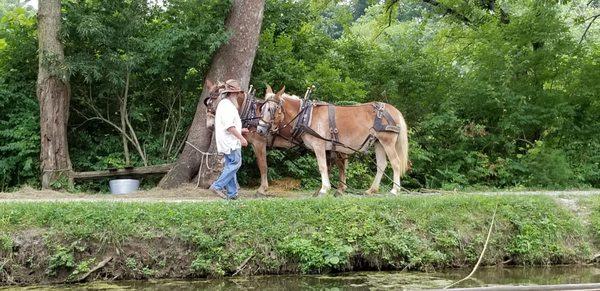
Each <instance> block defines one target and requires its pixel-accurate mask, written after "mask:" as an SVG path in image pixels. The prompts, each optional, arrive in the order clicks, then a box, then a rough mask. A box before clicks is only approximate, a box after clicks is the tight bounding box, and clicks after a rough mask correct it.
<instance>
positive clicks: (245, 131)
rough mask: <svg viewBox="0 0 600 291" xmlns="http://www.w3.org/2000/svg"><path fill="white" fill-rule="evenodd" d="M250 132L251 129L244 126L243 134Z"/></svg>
mask: <svg viewBox="0 0 600 291" xmlns="http://www.w3.org/2000/svg"><path fill="white" fill-rule="evenodd" d="M249 132H250V130H248V129H247V128H242V134H248V133H249Z"/></svg>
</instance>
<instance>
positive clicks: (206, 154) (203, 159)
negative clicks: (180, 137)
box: [185, 140, 219, 187]
mask: <svg viewBox="0 0 600 291" xmlns="http://www.w3.org/2000/svg"><path fill="white" fill-rule="evenodd" d="M185 143H186V144H188V145H189V146H191V147H192V148H193V149H195V150H196V151H197V152H199V153H200V154H201V155H202V157H200V167H198V175H197V177H198V179H197V182H196V187H200V176H201V175H202V163H205V164H206V169H208V170H212V168H211V167H210V165H209V164H208V157H209V156H217V155H219V154H218V153H216V152H215V153H209V152H203V151H201V150H200V149H199V148H197V147H196V146H194V145H193V144H192V143H190V142H189V141H187V140H186V141H185Z"/></svg>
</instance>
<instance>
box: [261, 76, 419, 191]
mask: <svg viewBox="0 0 600 291" xmlns="http://www.w3.org/2000/svg"><path fill="white" fill-rule="evenodd" d="M268 91H269V92H267V94H266V96H265V104H264V105H263V108H262V112H263V116H262V119H261V120H260V122H259V125H258V129H257V131H258V132H259V133H261V134H268V133H270V132H277V133H278V134H279V135H281V136H284V137H287V138H295V139H296V140H297V141H299V142H301V143H303V144H304V146H306V147H307V148H309V149H312V150H313V151H314V152H315V156H316V158H317V162H318V164H319V172H320V173H321V182H322V183H321V189H320V190H319V193H320V194H325V193H327V192H328V191H329V190H330V189H331V184H330V182H329V176H328V173H327V163H326V154H325V153H326V151H332V150H333V151H336V152H340V153H343V154H347V155H348V154H353V153H355V152H357V151H364V150H366V149H367V148H368V147H369V146H370V145H369V144H370V143H371V142H373V143H374V144H375V156H376V159H377V174H376V175H375V179H374V180H373V184H372V185H371V187H370V188H369V190H367V194H373V193H376V192H378V191H379V185H380V183H381V178H382V176H383V174H384V171H385V168H386V167H387V161H388V160H389V161H390V163H391V165H392V169H393V171H394V175H393V180H394V186H393V188H392V190H391V193H392V194H397V193H398V190H399V189H400V177H401V176H402V175H404V173H405V172H406V171H407V169H408V166H409V165H408V131H407V126H406V122H405V121H404V117H403V116H402V113H400V111H399V110H398V109H396V108H395V107H394V106H392V105H389V104H385V103H380V102H377V103H365V104H358V105H354V106H333V105H330V104H326V103H317V104H314V105H312V106H310V108H308V109H307V108H306V107H303V102H304V101H303V100H302V99H300V98H298V97H297V96H292V95H288V94H285V93H284V91H285V87H284V88H283V89H281V90H280V91H279V92H277V93H273V92H272V90H268ZM310 109H312V111H311V113H312V116H310V115H305V114H304V113H305V112H307V111H308V110H310ZM303 116H309V117H308V119H309V120H308V123H307V124H306V126H305V127H306V128H305V130H304V131H303V132H301V133H300V134H298V133H297V131H296V130H295V128H297V126H296V125H295V123H296V122H297V121H296V119H299V118H300V119H302V118H303ZM386 157H387V159H386Z"/></svg>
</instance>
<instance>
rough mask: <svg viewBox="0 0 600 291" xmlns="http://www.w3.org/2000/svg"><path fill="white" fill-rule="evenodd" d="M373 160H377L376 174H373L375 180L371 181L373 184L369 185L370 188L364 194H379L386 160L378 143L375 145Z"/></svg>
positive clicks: (383, 150) (383, 151) (381, 146)
mask: <svg viewBox="0 0 600 291" xmlns="http://www.w3.org/2000/svg"><path fill="white" fill-rule="evenodd" d="M375 159H376V160H377V174H375V179H373V184H371V188H369V190H367V192H366V194H367V195H370V194H375V193H377V192H379V184H380V183H381V177H383V173H384V172H385V168H386V167H387V159H386V157H385V149H384V148H383V145H381V143H380V142H376V143H375Z"/></svg>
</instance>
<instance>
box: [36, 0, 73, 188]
mask: <svg viewBox="0 0 600 291" xmlns="http://www.w3.org/2000/svg"><path fill="white" fill-rule="evenodd" d="M60 8H61V4H60V0H44V1H40V3H39V10H38V44H39V71H38V79H37V97H38V101H39V103H40V131H41V155H40V158H41V170H42V188H50V187H51V186H53V185H55V186H58V187H64V186H65V185H64V183H62V182H69V183H72V179H71V178H70V174H71V171H72V167H71V159H70V158H69V146H68V142H67V122H68V120H69V101H70V100H69V99H70V95H71V94H70V93H71V92H70V87H69V81H68V75H67V74H66V71H65V66H64V59H65V56H64V51H63V46H62V44H61V42H60V40H59V35H58V34H59V31H60ZM56 181H60V182H61V184H60V185H57V184H54V183H55V182H56Z"/></svg>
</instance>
